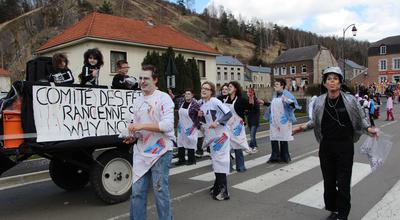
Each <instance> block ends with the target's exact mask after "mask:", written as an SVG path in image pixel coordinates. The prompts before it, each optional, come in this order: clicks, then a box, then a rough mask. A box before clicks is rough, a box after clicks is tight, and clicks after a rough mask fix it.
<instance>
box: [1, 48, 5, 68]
mask: <svg viewBox="0 0 400 220" xmlns="http://www.w3.org/2000/svg"><path fill="white" fill-rule="evenodd" d="M0 55H1V68H3V69H4V56H3V50H0Z"/></svg>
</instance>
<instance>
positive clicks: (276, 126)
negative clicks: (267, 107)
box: [270, 97, 293, 141]
mask: <svg viewBox="0 0 400 220" xmlns="http://www.w3.org/2000/svg"><path fill="white" fill-rule="evenodd" d="M283 105H284V104H283V100H282V98H281V97H279V98H274V99H273V100H272V103H271V114H270V119H271V120H270V121H271V128H270V134H271V135H270V139H271V140H277V141H292V140H293V136H292V124H291V123H290V121H289V118H288V117H287V116H286V114H285V108H284V106H283Z"/></svg>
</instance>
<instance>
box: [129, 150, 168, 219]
mask: <svg viewBox="0 0 400 220" xmlns="http://www.w3.org/2000/svg"><path fill="white" fill-rule="evenodd" d="M171 160H172V151H167V153H165V154H164V155H163V156H161V158H160V159H158V160H157V162H156V163H155V164H154V165H153V167H151V169H150V170H149V171H147V173H145V174H144V175H143V176H142V177H141V178H140V179H139V180H138V181H136V182H135V183H134V184H133V185H132V199H131V209H130V219H131V220H146V219H147V216H146V211H147V191H148V188H149V183H150V182H152V183H153V191H154V197H155V201H156V207H157V214H158V219H160V220H171V219H172V210H171V202H170V194H169V189H168V174H169V166H170V164H171Z"/></svg>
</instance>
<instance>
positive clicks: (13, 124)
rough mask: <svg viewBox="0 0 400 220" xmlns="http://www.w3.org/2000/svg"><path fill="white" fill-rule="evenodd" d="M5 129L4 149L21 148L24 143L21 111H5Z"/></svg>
mask: <svg viewBox="0 0 400 220" xmlns="http://www.w3.org/2000/svg"><path fill="white" fill-rule="evenodd" d="M3 128H4V148H5V149H14V148H19V145H21V144H22V143H23V142H24V138H23V134H24V131H23V130H22V122H21V111H18V110H4V111H3Z"/></svg>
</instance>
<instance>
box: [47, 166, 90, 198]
mask: <svg viewBox="0 0 400 220" xmlns="http://www.w3.org/2000/svg"><path fill="white" fill-rule="evenodd" d="M49 173H50V177H51V179H52V180H53V182H54V183H55V184H56V185H57V186H58V187H60V188H62V189H65V190H68V191H71V190H78V189H82V188H84V187H85V186H86V185H87V184H88V183H89V173H88V172H87V171H85V170H84V169H82V168H80V167H79V166H77V165H74V164H71V163H68V162H63V161H61V160H51V161H50V164H49Z"/></svg>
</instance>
